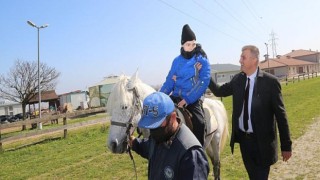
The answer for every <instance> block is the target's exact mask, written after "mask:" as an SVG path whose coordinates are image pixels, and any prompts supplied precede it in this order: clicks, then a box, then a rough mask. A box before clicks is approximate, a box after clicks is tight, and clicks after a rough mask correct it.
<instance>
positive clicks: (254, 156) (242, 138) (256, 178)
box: [239, 130, 270, 180]
mask: <svg viewBox="0 0 320 180" xmlns="http://www.w3.org/2000/svg"><path fill="white" fill-rule="evenodd" d="M239 143H240V151H241V155H242V160H243V163H244V166H245V168H246V170H247V173H248V175H249V178H250V180H268V176H269V171H270V166H264V165H261V157H260V155H259V147H258V142H257V139H256V137H255V135H254V134H253V133H251V134H246V133H245V132H243V131H241V130H239Z"/></svg>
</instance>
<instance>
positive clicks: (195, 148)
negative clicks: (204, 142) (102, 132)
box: [132, 124, 209, 180]
mask: <svg viewBox="0 0 320 180" xmlns="http://www.w3.org/2000/svg"><path fill="white" fill-rule="evenodd" d="M132 144H133V146H132V150H133V151H135V152H136V153H138V154H139V155H140V156H142V157H143V158H146V159H148V160H149V163H148V179H150V180H151V179H152V180H153V179H159V180H161V179H172V180H180V179H181V180H193V179H207V178H208V174H209V163H208V160H207V158H206V155H205V152H204V150H203V149H202V147H201V145H200V143H199V141H198V140H197V139H196V137H195V136H193V134H192V132H191V131H190V130H189V128H188V127H187V126H186V125H184V124H182V125H181V128H180V130H179V131H178V132H177V135H176V136H175V138H174V139H173V140H172V144H171V145H168V144H165V143H161V144H158V145H157V144H156V143H155V141H154V140H153V139H152V138H151V139H139V138H136V139H135V140H134V141H133V143H132Z"/></svg>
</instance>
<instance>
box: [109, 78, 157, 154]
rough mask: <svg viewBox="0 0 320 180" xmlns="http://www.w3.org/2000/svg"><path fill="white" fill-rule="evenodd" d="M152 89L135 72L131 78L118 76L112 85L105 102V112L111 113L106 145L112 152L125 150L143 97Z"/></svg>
mask: <svg viewBox="0 0 320 180" xmlns="http://www.w3.org/2000/svg"><path fill="white" fill-rule="evenodd" d="M153 91H154V90H153V89H152V88H151V87H149V86H147V85H145V84H143V83H142V82H141V81H140V79H138V78H137V73H136V74H135V75H134V76H132V77H131V78H128V77H127V76H124V75H122V76H120V78H119V81H118V82H117V83H116V84H115V85H114V86H113V89H112V91H111V93H110V96H109V98H108V102H107V112H108V113H109V114H110V115H111V126H110V130H109V138H108V141H107V146H108V148H109V149H110V150H111V151H112V152H113V153H124V152H125V151H126V149H127V138H128V135H130V133H132V131H133V130H134V129H135V127H137V124H138V121H139V120H140V117H141V112H142V101H143V98H144V97H145V96H146V95H148V94H150V93H151V92H153ZM131 127H133V128H131Z"/></svg>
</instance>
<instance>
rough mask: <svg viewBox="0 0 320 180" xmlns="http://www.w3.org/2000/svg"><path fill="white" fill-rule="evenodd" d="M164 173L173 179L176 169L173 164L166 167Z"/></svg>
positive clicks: (167, 177)
mask: <svg viewBox="0 0 320 180" xmlns="http://www.w3.org/2000/svg"><path fill="white" fill-rule="evenodd" d="M163 173H164V177H165V178H166V179H173V178H174V171H173V169H172V167H171V166H167V167H165V168H164V171H163Z"/></svg>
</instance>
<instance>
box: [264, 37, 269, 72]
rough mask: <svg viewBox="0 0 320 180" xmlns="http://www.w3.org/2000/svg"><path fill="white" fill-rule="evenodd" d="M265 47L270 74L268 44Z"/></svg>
mask: <svg viewBox="0 0 320 180" xmlns="http://www.w3.org/2000/svg"><path fill="white" fill-rule="evenodd" d="M264 45H266V48H267V55H266V60H267V62H268V72H270V70H269V51H268V44H267V43H264Z"/></svg>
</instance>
